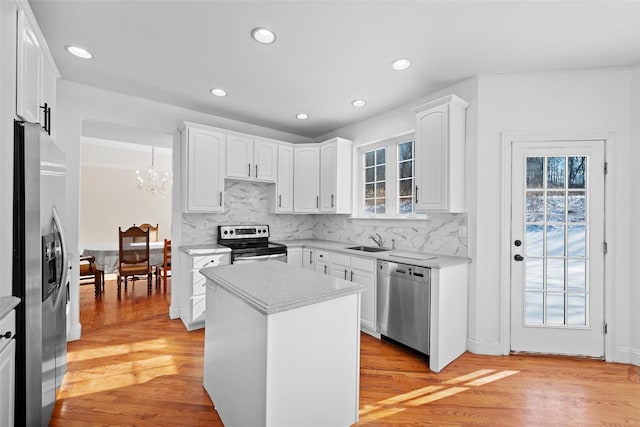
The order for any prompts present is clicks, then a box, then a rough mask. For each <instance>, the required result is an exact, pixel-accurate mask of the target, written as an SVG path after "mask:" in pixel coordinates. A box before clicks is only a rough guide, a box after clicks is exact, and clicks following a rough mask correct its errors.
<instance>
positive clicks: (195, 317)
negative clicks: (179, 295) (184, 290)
mask: <svg viewBox="0 0 640 427" xmlns="http://www.w3.org/2000/svg"><path fill="white" fill-rule="evenodd" d="M190 303H191V307H190V309H191V313H189V320H190V321H191V323H196V322H200V321H203V320H204V310H205V307H206V304H207V300H206V295H199V296H195V297H192V298H191V301H190Z"/></svg>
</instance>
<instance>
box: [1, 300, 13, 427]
mask: <svg viewBox="0 0 640 427" xmlns="http://www.w3.org/2000/svg"><path fill="white" fill-rule="evenodd" d="M15 318H16V317H15V310H12V311H10V312H9V314H7V315H6V316H4V317H3V318H2V319H0V334H3V335H4V334H5V333H7V332H9V333H10V337H9V338H5V337H4V336H3V337H1V338H0V427H9V426H13V422H14V396H15V378H16V377H15V372H16V340H15V339H14V338H13V337H14V335H15V333H16V329H15Z"/></svg>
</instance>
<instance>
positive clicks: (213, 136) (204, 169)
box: [181, 123, 226, 213]
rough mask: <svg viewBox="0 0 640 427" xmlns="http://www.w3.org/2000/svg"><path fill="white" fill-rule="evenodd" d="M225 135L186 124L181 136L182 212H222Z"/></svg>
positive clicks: (217, 131)
mask: <svg viewBox="0 0 640 427" xmlns="http://www.w3.org/2000/svg"><path fill="white" fill-rule="evenodd" d="M225 143H226V135H225V133H224V132H222V131H221V130H216V129H215V128H209V127H206V126H200V125H196V124H194V123H185V127H184V129H183V132H182V153H181V155H182V211H183V212H186V213H191V212H223V211H224V197H223V195H224V166H225V162H224V160H225V156H224V153H225Z"/></svg>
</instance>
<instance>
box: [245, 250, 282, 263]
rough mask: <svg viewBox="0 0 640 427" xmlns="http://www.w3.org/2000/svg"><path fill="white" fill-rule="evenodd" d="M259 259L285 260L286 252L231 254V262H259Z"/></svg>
mask: <svg viewBox="0 0 640 427" xmlns="http://www.w3.org/2000/svg"><path fill="white" fill-rule="evenodd" d="M261 261H280V262H287V253H286V252H285V253H283V254H271V255H255V254H251V255H248V254H247V255H243V254H236V255H233V259H232V264H248V263H250V262H261Z"/></svg>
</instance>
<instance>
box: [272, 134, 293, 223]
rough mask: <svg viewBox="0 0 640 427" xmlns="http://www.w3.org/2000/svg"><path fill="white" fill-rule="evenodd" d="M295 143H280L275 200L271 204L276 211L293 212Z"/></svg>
mask: <svg viewBox="0 0 640 427" xmlns="http://www.w3.org/2000/svg"><path fill="white" fill-rule="evenodd" d="M293 150H294V148H293V145H291V144H280V145H278V179H277V180H276V186H275V187H276V188H275V193H274V194H275V200H273V201H272V203H271V206H273V207H274V212H275V213H293Z"/></svg>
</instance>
